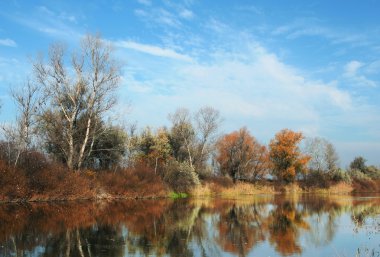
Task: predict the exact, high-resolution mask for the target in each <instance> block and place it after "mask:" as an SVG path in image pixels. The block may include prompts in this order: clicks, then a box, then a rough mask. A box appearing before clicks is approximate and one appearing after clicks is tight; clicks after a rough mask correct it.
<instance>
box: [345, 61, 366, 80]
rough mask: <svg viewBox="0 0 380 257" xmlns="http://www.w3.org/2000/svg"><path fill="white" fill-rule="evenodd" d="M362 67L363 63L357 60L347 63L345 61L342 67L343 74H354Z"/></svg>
mask: <svg viewBox="0 0 380 257" xmlns="http://www.w3.org/2000/svg"><path fill="white" fill-rule="evenodd" d="M361 67H363V63H361V62H359V61H355V60H354V61H350V62H349V63H347V64H346V65H345V67H344V69H345V75H346V76H350V77H352V76H355V75H356V73H357V71H358V70H359V69H360V68H361Z"/></svg>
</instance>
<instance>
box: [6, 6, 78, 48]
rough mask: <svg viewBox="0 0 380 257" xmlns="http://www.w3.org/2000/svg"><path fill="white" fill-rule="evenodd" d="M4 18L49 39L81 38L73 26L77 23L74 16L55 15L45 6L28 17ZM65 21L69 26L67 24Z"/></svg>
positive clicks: (62, 13) (63, 13) (13, 15)
mask: <svg viewBox="0 0 380 257" xmlns="http://www.w3.org/2000/svg"><path fill="white" fill-rule="evenodd" d="M4 16H6V17H8V18H9V19H11V20H13V21H15V22H17V23H19V24H21V25H23V26H25V27H28V28H30V29H32V30H36V31H39V32H41V33H43V34H46V35H48V36H50V37H54V38H59V39H64V40H67V41H75V40H77V39H78V38H80V37H81V36H82V34H81V33H79V32H78V30H77V28H76V27H75V26H73V24H75V23H76V22H77V19H76V17H75V16H74V15H72V14H68V13H65V12H60V13H56V12H54V11H53V10H51V9H49V8H48V7H46V6H38V7H36V8H35V9H32V10H30V15H28V16H21V15H18V14H7V15H4ZM67 21H69V22H70V23H71V24H68V23H67Z"/></svg>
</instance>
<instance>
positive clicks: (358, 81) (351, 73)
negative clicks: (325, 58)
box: [343, 60, 377, 87]
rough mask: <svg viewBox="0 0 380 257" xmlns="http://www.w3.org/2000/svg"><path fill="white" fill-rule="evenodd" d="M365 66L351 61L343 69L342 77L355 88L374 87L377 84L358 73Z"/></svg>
mask: <svg viewBox="0 0 380 257" xmlns="http://www.w3.org/2000/svg"><path fill="white" fill-rule="evenodd" d="M364 66H365V64H364V63H362V62H359V61H356V60H353V61H350V62H348V63H347V64H346V65H345V67H344V74H343V75H344V77H345V78H347V79H349V80H350V81H351V82H352V83H353V84H354V85H356V86H365V87H376V86H377V83H376V82H375V81H373V80H371V79H369V78H367V77H366V76H365V75H363V74H362V72H360V69H362V68H363V67H364Z"/></svg>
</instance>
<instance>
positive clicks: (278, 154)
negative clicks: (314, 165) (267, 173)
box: [269, 129, 310, 183]
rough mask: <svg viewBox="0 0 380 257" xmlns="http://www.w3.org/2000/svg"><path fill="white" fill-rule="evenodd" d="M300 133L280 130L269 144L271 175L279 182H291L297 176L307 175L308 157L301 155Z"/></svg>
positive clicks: (301, 137)
mask: <svg viewBox="0 0 380 257" xmlns="http://www.w3.org/2000/svg"><path fill="white" fill-rule="evenodd" d="M302 139H303V136H302V133H300V132H294V131H291V130H288V129H284V130H281V131H280V132H278V133H277V134H276V135H275V138H274V139H272V140H271V142H270V144H269V156H270V160H271V162H272V164H273V171H272V172H273V173H272V174H273V175H274V176H275V177H276V178H277V179H278V180H280V181H285V182H287V183H289V182H293V181H294V180H295V179H296V176H297V175H298V174H306V173H307V163H308V162H309V160H310V157H309V156H307V155H303V154H302V153H301V151H300V149H299V143H300V142H301V140H302Z"/></svg>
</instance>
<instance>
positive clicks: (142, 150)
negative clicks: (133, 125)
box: [136, 127, 172, 173]
mask: <svg viewBox="0 0 380 257" xmlns="http://www.w3.org/2000/svg"><path fill="white" fill-rule="evenodd" d="M136 144H137V149H138V152H139V154H137V157H138V158H137V159H138V160H139V161H143V162H145V164H148V165H149V166H151V167H154V171H155V173H157V170H158V167H159V165H160V164H165V163H166V161H167V160H169V157H170V156H171V154H172V149H171V145H170V143H169V135H168V132H167V131H166V129H164V128H160V129H158V130H157V132H156V133H154V134H153V133H152V131H151V129H150V128H149V127H147V128H145V129H144V130H143V132H142V133H141V135H140V136H139V137H138V139H137V141H136Z"/></svg>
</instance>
